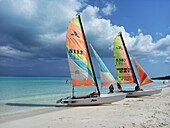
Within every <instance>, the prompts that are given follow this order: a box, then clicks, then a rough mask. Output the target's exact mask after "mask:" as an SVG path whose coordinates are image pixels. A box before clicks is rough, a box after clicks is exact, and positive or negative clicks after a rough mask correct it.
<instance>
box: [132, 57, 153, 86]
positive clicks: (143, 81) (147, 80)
mask: <svg viewBox="0 0 170 128" xmlns="http://www.w3.org/2000/svg"><path fill="white" fill-rule="evenodd" d="M131 56H132V55H131ZM132 58H133V60H134V62H135V66H136V69H137V72H138V75H139V81H140V85H145V84H149V83H152V82H153V81H152V80H151V78H150V77H149V76H148V75H147V74H146V72H145V71H144V70H143V69H142V67H141V66H140V65H139V64H138V62H137V61H136V60H135V58H134V57H133V56H132Z"/></svg>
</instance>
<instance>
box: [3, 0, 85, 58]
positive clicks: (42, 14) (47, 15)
mask: <svg viewBox="0 0 170 128" xmlns="http://www.w3.org/2000/svg"><path fill="white" fill-rule="evenodd" d="M81 7H82V4H81V3H80V2H78V1H77V0H70V1H67V0H62V1H57V0H54V1H43V2H42V1H41V0H36V1H35V0H22V1H21V0H15V1H14V0H5V1H0V16H1V18H0V38H1V39H0V45H2V47H3V48H1V53H2V52H3V53H2V54H3V56H5V55H6V54H5V49H4V47H6V48H7V47H8V48H10V49H12V51H13V52H14V51H15V53H17V54H16V56H18V58H21V56H20V54H23V53H28V54H31V55H32V58H46V59H51V58H57V57H65V56H66V53H65V42H66V37H65V35H66V30H67V26H68V23H69V21H70V20H71V19H72V18H73V17H74V16H75V14H76V13H77V10H79V9H80V8H81ZM4 37H5V38H6V39H5V40H3V39H4ZM2 38H3V39H2ZM4 42H6V43H4ZM49 49H50V50H49ZM6 50H7V51H6V52H9V50H8V49H6ZM2 54H1V55H2ZM10 55H11V54H9V55H6V56H8V57H9V56H10ZM11 57H12V56H11ZM29 57H30V56H29ZM25 59H26V57H25Z"/></svg>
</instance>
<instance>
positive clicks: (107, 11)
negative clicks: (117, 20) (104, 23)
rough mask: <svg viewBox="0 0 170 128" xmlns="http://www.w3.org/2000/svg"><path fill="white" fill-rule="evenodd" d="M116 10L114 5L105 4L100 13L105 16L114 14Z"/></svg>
mask: <svg viewBox="0 0 170 128" xmlns="http://www.w3.org/2000/svg"><path fill="white" fill-rule="evenodd" d="M116 10H117V7H116V5H115V4H109V3H107V4H106V7H105V8H102V12H103V13H104V14H105V15H111V14H112V11H113V12H115V11H116Z"/></svg>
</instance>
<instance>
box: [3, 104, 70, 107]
mask: <svg viewBox="0 0 170 128" xmlns="http://www.w3.org/2000/svg"><path fill="white" fill-rule="evenodd" d="M5 105H8V106H18V107H67V106H66V105H53V104H26V103H6V104H5Z"/></svg>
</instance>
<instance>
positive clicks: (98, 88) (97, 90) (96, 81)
mask: <svg viewBox="0 0 170 128" xmlns="http://www.w3.org/2000/svg"><path fill="white" fill-rule="evenodd" d="M77 16H78V18H79V21H80V26H81V29H82V32H83V36H84V40H85V44H86V48H87V52H88V54H89V59H90V63H91V67H92V72H93V75H94V82H95V84H96V87H97V91H98V93H99V95H100V90H99V86H98V84H97V80H96V75H95V72H94V69H93V64H92V61H91V57H90V53H89V49H88V45H87V41H86V37H85V33H84V30H83V25H82V22H81V18H80V13H78V14H77Z"/></svg>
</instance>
